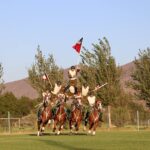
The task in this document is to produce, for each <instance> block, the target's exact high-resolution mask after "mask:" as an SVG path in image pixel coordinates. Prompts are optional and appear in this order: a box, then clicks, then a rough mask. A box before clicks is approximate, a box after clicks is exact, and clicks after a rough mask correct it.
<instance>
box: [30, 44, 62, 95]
mask: <svg viewBox="0 0 150 150" xmlns="http://www.w3.org/2000/svg"><path fill="white" fill-rule="evenodd" d="M45 74H46V76H47V77H48V80H43V79H42V76H43V75H45ZM28 75H29V81H30V82H31V85H32V86H33V87H34V88H35V89H36V90H37V91H38V92H39V94H40V93H41V91H43V90H51V89H52V87H53V86H54V83H55V82H56V81H57V80H61V81H62V80H63V70H62V69H61V68H59V67H58V66H57V65H56V64H55V60H54V58H53V55H51V54H50V55H49V56H48V58H47V59H46V58H45V56H44V55H43V54H42V51H41V50H40V46H38V48H37V54H36V55H35V63H34V64H33V65H32V66H31V68H30V69H29V70H28Z"/></svg>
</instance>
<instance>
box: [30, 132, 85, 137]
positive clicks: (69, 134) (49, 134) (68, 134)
mask: <svg viewBox="0 0 150 150" xmlns="http://www.w3.org/2000/svg"><path fill="white" fill-rule="evenodd" d="M29 135H30V136H37V134H36V133H33V134H29ZM61 135H63V136H64V135H66V136H71V135H74V136H75V135H81V136H85V135H87V133H60V134H59V135H57V133H42V135H41V136H61Z"/></svg>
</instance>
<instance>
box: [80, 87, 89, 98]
mask: <svg viewBox="0 0 150 150" xmlns="http://www.w3.org/2000/svg"><path fill="white" fill-rule="evenodd" d="M88 92H89V86H87V87H84V86H82V93H81V94H82V96H87V94H88Z"/></svg>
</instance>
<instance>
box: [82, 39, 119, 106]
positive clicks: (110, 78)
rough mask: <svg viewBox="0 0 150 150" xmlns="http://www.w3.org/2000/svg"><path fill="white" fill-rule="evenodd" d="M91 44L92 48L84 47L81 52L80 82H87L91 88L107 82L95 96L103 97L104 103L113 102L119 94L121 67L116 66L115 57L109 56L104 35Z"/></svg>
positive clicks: (109, 50)
mask: <svg viewBox="0 0 150 150" xmlns="http://www.w3.org/2000/svg"><path fill="white" fill-rule="evenodd" d="M92 46H93V48H92V50H88V49H86V48H84V49H83V51H82V53H81V57H82V62H83V63H82V64H81V67H82V69H81V76H80V82H81V83H83V82H87V83H88V84H89V85H90V86H91V88H94V87H95V86H96V85H102V84H104V83H106V82H107V83H108V85H106V86H105V87H103V88H101V89H100V90H98V91H97V96H98V97H100V98H101V99H103V104H105V105H109V104H114V103H116V101H117V100H119V97H120V94H121V86H120V73H121V69H120V68H119V67H118V66H116V62H115V59H114V58H113V57H112V56H111V48H110V45H109V42H108V40H107V39H106V38H105V37H104V38H103V40H99V43H98V44H92Z"/></svg>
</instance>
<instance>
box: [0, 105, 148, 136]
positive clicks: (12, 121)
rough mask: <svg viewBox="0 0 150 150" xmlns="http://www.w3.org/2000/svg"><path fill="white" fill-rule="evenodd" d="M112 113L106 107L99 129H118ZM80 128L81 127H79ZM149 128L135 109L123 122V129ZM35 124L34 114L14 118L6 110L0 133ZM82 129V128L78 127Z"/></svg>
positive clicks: (137, 129)
mask: <svg viewBox="0 0 150 150" xmlns="http://www.w3.org/2000/svg"><path fill="white" fill-rule="evenodd" d="M112 114H113V113H112V112H111V109H110V108H109V107H108V109H107V111H105V112H104V115H103V119H104V123H102V127H101V129H102V130H103V129H106V130H107V129H109V130H111V129H118V128H117V126H115V124H114V122H115V121H114V119H113V118H112V116H111V115H112ZM81 128H82V127H81ZM148 128H150V119H146V120H142V119H141V118H140V112H139V111H136V112H135V113H134V120H133V121H132V122H130V121H129V122H127V121H126V122H125V123H124V124H123V129H128V130H136V131H140V130H144V129H148ZM36 130H37V124H36V115H35V114H34V116H30V117H28V118H27V117H24V118H14V117H11V115H10V113H9V112H8V117H7V118H0V133H8V134H11V133H14V132H15V133H16V132H17V133H18V132H26V131H30V132H32V131H36ZM80 130H81V131H82V129H80Z"/></svg>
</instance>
